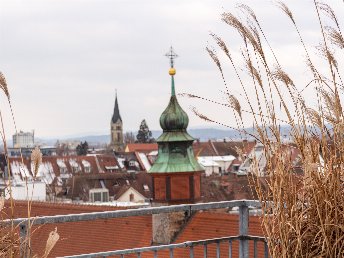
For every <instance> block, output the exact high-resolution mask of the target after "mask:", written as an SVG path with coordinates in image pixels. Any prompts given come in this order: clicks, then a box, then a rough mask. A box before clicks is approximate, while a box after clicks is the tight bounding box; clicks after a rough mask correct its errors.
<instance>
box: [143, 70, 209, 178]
mask: <svg viewBox="0 0 344 258" xmlns="http://www.w3.org/2000/svg"><path fill="white" fill-rule="evenodd" d="M170 71H171V70H170ZM174 73H175V70H174ZM174 73H172V72H170V75H171V98H170V102H169V104H168V106H167V108H166V109H165V111H164V112H163V113H162V114H161V116H160V126H161V128H162V129H163V134H162V135H160V137H159V138H158V139H157V142H158V146H159V149H158V158H157V160H156V161H155V162H154V165H153V166H152V167H151V169H150V170H149V173H175V172H196V171H203V170H204V168H203V167H202V166H201V165H200V164H199V163H198V162H197V160H196V158H195V156H194V152H193V148H192V143H193V141H194V140H195V139H194V138H193V137H192V136H190V135H189V134H188V133H187V131H186V129H187V127H188V124H189V118H188V115H187V114H186V112H185V111H184V110H183V109H182V108H181V106H180V105H179V103H178V100H177V97H176V95H175V85H174V77H173V76H174Z"/></svg>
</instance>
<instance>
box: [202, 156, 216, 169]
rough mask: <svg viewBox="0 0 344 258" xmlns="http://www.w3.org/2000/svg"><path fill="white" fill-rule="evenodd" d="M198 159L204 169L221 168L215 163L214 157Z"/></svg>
mask: <svg viewBox="0 0 344 258" xmlns="http://www.w3.org/2000/svg"><path fill="white" fill-rule="evenodd" d="M197 159H198V162H199V163H200V164H201V165H202V166H204V167H220V165H219V163H217V162H215V161H214V160H213V159H212V157H198V158H197Z"/></svg>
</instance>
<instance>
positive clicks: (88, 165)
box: [81, 159, 91, 167]
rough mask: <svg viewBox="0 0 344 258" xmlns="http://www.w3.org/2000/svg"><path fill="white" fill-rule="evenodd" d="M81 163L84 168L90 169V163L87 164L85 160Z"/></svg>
mask: <svg viewBox="0 0 344 258" xmlns="http://www.w3.org/2000/svg"><path fill="white" fill-rule="evenodd" d="M81 163H82V165H83V166H84V167H91V164H90V162H88V161H87V160H84V159H83V160H82V161H81Z"/></svg>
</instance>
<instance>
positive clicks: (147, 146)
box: [125, 143, 158, 152]
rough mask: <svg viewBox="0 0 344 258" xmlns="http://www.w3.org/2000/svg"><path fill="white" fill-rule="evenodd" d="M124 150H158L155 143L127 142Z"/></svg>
mask: <svg viewBox="0 0 344 258" xmlns="http://www.w3.org/2000/svg"><path fill="white" fill-rule="evenodd" d="M125 150H126V152H135V151H140V152H151V151H156V150H158V144H157V143H128V144H127V146H126V148H125Z"/></svg>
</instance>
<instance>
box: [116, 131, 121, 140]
mask: <svg viewBox="0 0 344 258" xmlns="http://www.w3.org/2000/svg"><path fill="white" fill-rule="evenodd" d="M120 140H121V134H120V133H117V141H120Z"/></svg>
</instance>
